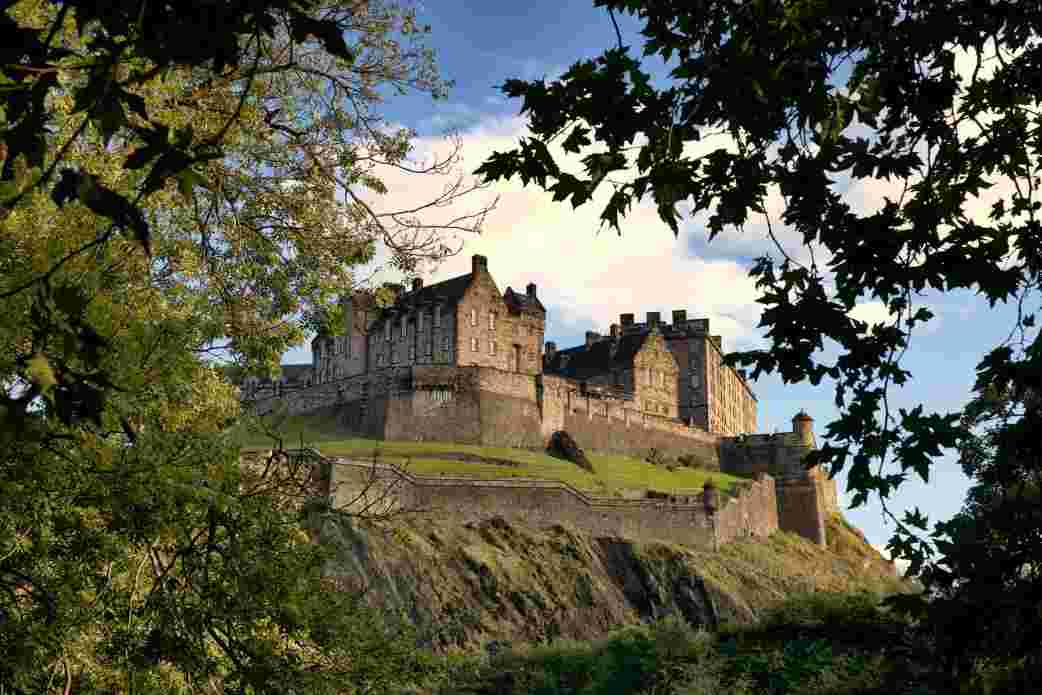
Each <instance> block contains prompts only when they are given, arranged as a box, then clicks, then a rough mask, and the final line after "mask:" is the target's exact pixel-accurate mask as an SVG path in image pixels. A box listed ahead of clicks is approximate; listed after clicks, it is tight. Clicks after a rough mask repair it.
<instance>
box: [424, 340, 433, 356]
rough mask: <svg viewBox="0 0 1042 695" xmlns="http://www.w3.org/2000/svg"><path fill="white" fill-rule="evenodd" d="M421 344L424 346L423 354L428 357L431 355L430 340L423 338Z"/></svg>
mask: <svg viewBox="0 0 1042 695" xmlns="http://www.w3.org/2000/svg"><path fill="white" fill-rule="evenodd" d="M423 346H424V347H423V354H425V355H427V357H430V356H431V341H429V340H424V341H423Z"/></svg>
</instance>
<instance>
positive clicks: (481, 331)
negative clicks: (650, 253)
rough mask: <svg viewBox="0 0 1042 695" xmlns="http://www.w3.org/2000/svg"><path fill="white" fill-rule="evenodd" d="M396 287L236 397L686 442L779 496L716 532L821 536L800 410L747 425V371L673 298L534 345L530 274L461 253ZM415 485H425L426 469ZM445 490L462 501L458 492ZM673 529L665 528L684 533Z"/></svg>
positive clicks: (296, 406)
mask: <svg viewBox="0 0 1042 695" xmlns="http://www.w3.org/2000/svg"><path fill="white" fill-rule="evenodd" d="M393 289H394V291H395V297H394V301H393V303H392V304H391V305H390V306H386V307H382V308H381V307H379V306H377V304H376V302H375V301H373V299H372V298H371V296H369V295H364V294H355V295H354V296H351V297H348V298H345V299H344V301H345V302H347V305H346V306H345V307H344V308H345V309H346V322H345V325H346V327H345V331H344V333H343V334H342V335H336V336H334V335H325V334H323V335H319V336H317V337H316V338H315V339H314V341H313V342H312V351H313V364H312V365H310V366H309V365H303V366H295V365H287V366H286V367H284V368H283V376H282V377H281V378H280V379H279V380H278V381H276V382H274V383H271V382H269V383H260V382H258V381H257V380H255V379H253V380H245V381H244V382H243V383H242V384H241V388H242V395H243V398H244V400H246V401H248V402H249V403H250V406H251V407H252V408H253V409H254V410H255V412H257V413H260V414H264V413H269V412H273V411H285V412H288V413H291V414H304V413H319V412H326V413H331V414H334V415H335V416H336V419H337V421H338V422H339V423H340V425H341V426H342V427H343V428H344V431H345V433H347V432H350V433H356V434H361V435H363V436H366V437H370V438H375V439H391V440H413V441H425V440H430V441H452V442H458V443H462V444H481V445H487V446H505V447H515V448H528V449H542V448H545V447H546V445H547V443H548V441H549V439H550V437H551V436H552V435H553V433H554V432H558V431H561V430H565V431H567V432H569V433H570V434H571V435H572V437H574V439H575V440H576V441H577V442H578V443H579V445H580V446H581V447H583V448H585V449H587V450H590V451H598V452H606V453H619V454H627V455H631V456H640V457H643V456H645V455H647V454H648V452H649V450H650V449H653V448H654V449H658V450H660V451H663V452H667V453H670V454H673V455H679V454H688V455H692V456H694V457H695V458H697V459H698V460H701V461H702V462H703V463H704V464H705V465H708V466H710V467H716V468H719V469H720V470H723V471H725V472H731V473H736V474H740V475H743V476H747V477H754V478H756V479H757V480H760V479H762V478H763V476H767V478H769V479H770V483H769V484H767V483H764V484H765V485H767V487H769V488H770V489H771V490H773V491H774V492H773V499H775V500H776V501H775V502H774V503H772V504H770V505H768V506H769V508H767V507H764V504H763V499H765V498H764V494H766V493H763V494H760V493H757V495H754V496H753V497H749V498H747V499H746V502H743V503H742V504H743V505H745V506H741V505H740V506H739V507H737V508H734V509H733V510H732V512H728V514H731V515H732V516H733V518H732V520H731V521H728V522H727V524H729V525H730V526H729V528H731V529H732V530H731V531H728V532H727V533H726V534H724V535H723V536H719V534H718V535H715V536H714V538H716V539H717V540H720V539H721V538H725V537H727V538H730V537H732V535H729V534H732V533H737V534H740V533H741V532H742V528H744V526H743V524H746V523H747V522H748V523H749V524H753V522H752V521H750V520H752V519H754V518H757V519H760V521H758V522H756V523H755V524H753V525H755V526H756V527H757V528H761V527H762V528H763V529H770V528H781V529H785V530H792V531H794V532H796V533H799V534H801V535H803V536H805V537H807V538H810V539H812V540H814V541H815V542H818V543H824V541H825V535H824V534H825V530H824V529H825V526H824V519H825V517H826V515H827V514H828V513H831V512H833V511H836V509H837V501H836V487H835V481H833V480H828V479H827V477H824V476H823V474H822V473H821V472H820V470H818V469H813V470H806V469H805V468H804V467H803V464H802V460H803V457H804V456H805V455H806V454H807V453H808V452H809V451H811V450H812V449H813V448H814V447H815V442H814V436H813V431H812V425H811V422H810V418H808V417H806V415H804V414H800V415H797V417H796V418H794V420H793V431H792V432H791V433H784V434H772V435H763V434H750V433H751V432H754V431H755V429H756V407H757V406H756V397H755V395H754V394H753V392H752V390H751V389H750V388H749V385H748V383H747V382H746V379H745V375H744V374H743V373H741V372H740V371H737V370H734V369H732V368H731V367H728V366H726V365H724V364H723V362H722V357H723V355H722V351H721V340H720V337H719V336H714V335H711V334H710V331H709V322H708V320H706V319H696V320H688V319H687V318H686V313H685V312H684V311H674V312H673V323H672V324H671V325H664V324H662V323H661V321H660V320H659V315H658V314H657V313H654V312H649V313H648V314H647V319H646V321H645V322H644V323H636V322H635V321H634V320H633V315H632V314H622V315H621V316H620V322H619V324H616V325H613V326H611V329H610V332H609V334H608V335H606V336H601V335H599V334H597V333H594V332H589V333H587V335H586V340H585V342H584V344H582V345H579V346H576V347H573V348H567V349H562V350H558V349H557V348H556V345H555V344H554V343H552V342H550V343H546V344H545V345H546V351H545V354H544V352H543V350H542V347H543V345H544V342H543V338H544V334H545V326H546V308H545V307H544V306H543V305H542V303H541V302H540V301H539V297H538V295H537V291H536V286H535V285H534V284H529V285H528V286H527V287H526V288H525V292H524V293H523V294H522V293H520V292H516V291H514V290H513V289H512V288H510V287H507V288H506V290H505V291H503V292H500V290H499V288H498V286H497V285H496V282H495V280H494V279H493V278H492V276H491V275H490V274H489V270H488V261H487V259H486V258H485V257H484V256H474V257H473V258H472V267H471V272H470V273H468V274H466V275H462V276H459V277H455V278H451V279H449V280H446V281H444V282H439V283H436V284H433V285H429V286H426V287H425V286H424V285H423V283H422V281H420V280H416V281H414V283H413V285H412V287H411V289H410V290H409V291H404V288H402V287H400V286H397V287H393ZM416 484H417V485H418V487H417V488H416V489H417V490H421V489H422V490H427V492H430V491H431V490H433V489H434V488H433V487H431V486H432V485H433V483H431V482H430V481H427V482H422V481H417V483H416ZM533 485H534V483H533ZM425 486H426V487H425ZM435 487H437V486H435ZM450 487H451V486H450ZM492 487H493V488H495V490H494V491H493V492H490V493H489V494H491V495H492V496H493V497H494V498H495V499H499V497H496V496H497V495H501V494H506V493H503V492H502V490H506V489H507V488H506V487H503V486H502V485H500V486H498V487H497V486H492ZM522 487H524V485H522ZM535 487H539V486H538V485H535ZM543 487H545V486H543ZM500 488H502V490H501V489H500ZM439 489H441V487H439ZM490 489H491V488H490ZM525 489H527V488H525ZM533 489H534V488H533ZM541 489H542V488H541ZM757 489H760V488H757ZM764 489H767V488H764ZM446 490H448V489H446ZM446 490H442V492H440V493H438V494H439V495H442V496H443V500H442V501H445V502H446V503H447V504H448V503H449V502H448V501H449V500H450V498H451V499H456V498H455V497H452V496H453V495H456V494H457V493H458V494H459V495H462V496H463V497H466V496H467V495H472V494H476V493H475V490H476V488H475V487H474V484H471V483H467V484H465V485H462V487H461V488H460V490H458V491H457V490H455V488H452V489H451V490H448V491H446ZM761 492H762V491H761ZM424 494H427V493H424ZM510 494H512V495H515V496H514V497H512V498H511V499H512V500H513V501H511V502H510V503H509V505H507V506H510V507H516V508H517V509H527V510H528V512H530V513H533V514H534V513H536V512H537V511H538V510H536V509H535V507H533V506H532V504H533V503H532V500H533V499H536V497H538V495H535V496H532V495H529V496H528V497H525V496H524V495H521V496H520V497H519V496H517V495H518V494H520V493H517V492H516V491H515V492H513V493H510ZM547 494H549V493H547ZM554 494H557V493H554ZM561 494H565V496H566V498H567V495H569V494H571V493H561ZM444 495H448V497H444ZM533 495H534V493H533ZM573 497H574V495H573ZM767 497H772V495H767ZM530 498H531V499H530ZM489 499H492V498H489ZM504 499H505V498H504ZM576 499H578V498H576ZM757 500H759V501H757ZM451 504H452V505H456V506H457V507H459V500H457V501H456V502H452V503H451ZM482 504H485V503H482ZM488 504H489V505H491V506H489V509H492V508H498V507H496V505H497V504H499V503H498V502H496V503H493V502H488ZM576 504H578V505H579V507H577V508H576V509H585V510H586V511H582V512H581V513H580V512H576V513H577V514H578V516H576V519H585V521H583V524H585V525H587V526H589V528H591V529H595V528H601V527H600V526H597V524H596V523H595V521H596V519H601V518H607V517H605V516H604V514H606V513H607V512H605V511H603V510H602V511H596V512H595V511H593V510H594V509H597V510H600V509H601V508H602V507H604V509H608V508H613V509H614V508H615V507H617V506H618V505H617V504H616V503H614V502H612V503H609V502H603V501H602V502H596V504H594V503H593V502H590V501H589V500H586V501H579V502H576ZM591 504H594V506H590V505H591ZM655 504H658V503H655ZM583 505H585V506H583ZM598 505H599V506H598ZM605 505H607V506H605ZM624 506H625V505H624ZM638 506H639V505H638ZM729 508H730V507H729ZM620 509H621V508H620ZM634 510H635V511H633V510H631V511H632V515H630V512H626V513H625V514H622V512H619V514H622V515H621V516H618V515H616V516H617V518H616V517H612V518H616V521H617V523H618V524H619V526H618V528H619V529H621V530H623V531H626V530H627V529H628V530H629V531H632V530H633V529H636V528H638V527H640V528H647V529H655V530H654V531H653V532H654V533H665V532H666V531H664V530H663V528H662V527H661V524H660V523H659V521H657V520H658V519H659V516H658V515H659V514H660V513H661V510H659V508H658V507H657V506H655V505H652V506H651V507H647V508H644V507H643V506H641V507H640V508H639V509H638V508H637V507H634ZM735 510H737V511H735ZM689 512H690V510H688V511H685V512H684V514H688V513H689ZM540 513H542V512H540ZM671 513H672V512H671ZM690 513H692V514H694V513H695V512H690ZM613 514H615V512H613ZM698 514H701V515H703V516H704V510H703V511H702V512H698ZM628 515H629V516H628ZM710 516H712V517H713V519H715V521H713V523H714V524H717V523H723V521H722V519H723V517H718V516H713V515H710ZM692 518H694V517H692ZM699 518H702V517H701V516H700V517H699ZM706 519H709V517H706ZM743 519H744V520H745V521H743ZM765 519H766V521H764V520H765ZM772 519H775V520H776V521H771V520H772ZM703 521H705V519H703ZM761 522H762V523H761ZM597 523H600V522H597ZM613 523H615V522H613ZM678 523H679V522H678ZM692 523H694V522H692ZM698 523H702V522H698ZM706 523H708V521H706ZM634 524H636V525H634ZM714 528H715V527H714ZM719 528H723V527H719ZM685 529H688V526H684V525H681V526H679V527H677V529H676V531H675V532H676V533H677V534H680V535H681V536H682V535H683V534H685V533H688V531H689V530H690V529H688V530H685ZM602 530H603V529H602ZM627 532H628V531H627ZM649 532H651V531H649ZM670 533H673V531H670ZM714 533H716V532H714ZM714 542H715V541H714Z"/></svg>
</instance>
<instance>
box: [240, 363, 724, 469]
mask: <svg viewBox="0 0 1042 695" xmlns="http://www.w3.org/2000/svg"><path fill="white" fill-rule="evenodd" d="M252 403H253V408H254V411H255V412H257V413H258V414H262V415H263V414H267V413H270V412H272V411H273V410H275V409H276V408H279V407H282V406H284V407H285V408H286V411H287V412H288V413H289V414H305V413H315V412H322V411H325V412H330V411H334V412H335V413H336V415H337V418H338V419H339V421H340V422H341V424H342V425H343V426H344V428H345V430H346V431H351V432H357V433H359V434H362V435H365V436H369V437H374V438H377V439H392V440H410V441H427V440H439V441H454V442H458V443H461V444H483V445H488V446H506V447H518V448H542V447H545V446H546V444H547V442H548V441H549V439H550V435H552V434H553V433H554V432H556V431H558V430H562V429H563V430H567V431H568V432H569V433H571V434H572V436H573V437H575V439H576V441H578V442H580V444H581V445H582V446H583V447H584V448H587V449H591V450H597V451H603V452H607V453H616V454H627V455H634V456H644V455H646V454H647V453H648V450H649V449H651V448H656V449H660V450H666V451H671V452H675V453H676V454H682V453H692V454H695V455H696V456H697V457H698V458H699V459H700V460H702V461H703V462H705V463H707V464H708V465H710V466H711V467H717V466H718V465H719V459H718V456H717V451H718V448H719V447H718V442H719V440H720V436H719V435H714V434H710V433H708V432H705V431H703V430H700V429H697V428H692V427H689V426H687V425H685V424H683V423H681V422H678V421H676V420H672V419H670V418H667V417H662V416H658V415H652V414H649V413H645V412H641V411H640V410H639V409H638V408H637V405H636V403H634V401H633V399H632V398H629V397H627V396H626V395H625V394H621V393H617V392H614V393H613V392H610V391H608V390H604V389H594V388H586V387H585V385H583V384H582V383H581V382H578V381H575V380H572V379H568V378H565V377H559V376H551V375H541V374H540V375H529V374H522V373H519V372H509V371H505V370H500V369H496V368H493V367H480V366H468V367H455V366H413V367H400V368H388V369H385V370H381V371H379V372H376V373H373V374H363V375H358V376H353V377H348V378H344V379H339V380H336V381H331V382H327V383H323V384H318V385H314V386H308V387H303V388H296V389H291V388H286V389H285V390H283V391H282V392H280V393H279V394H278V395H277V396H266V397H262V398H258V399H256V400H254V401H253V402H252Z"/></svg>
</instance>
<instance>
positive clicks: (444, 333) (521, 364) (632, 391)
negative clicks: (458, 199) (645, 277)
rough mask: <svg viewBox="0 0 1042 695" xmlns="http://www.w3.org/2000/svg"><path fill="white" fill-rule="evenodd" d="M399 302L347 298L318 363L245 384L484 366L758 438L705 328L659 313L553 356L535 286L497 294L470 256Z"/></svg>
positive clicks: (318, 347) (741, 383)
mask: <svg viewBox="0 0 1042 695" xmlns="http://www.w3.org/2000/svg"><path fill="white" fill-rule="evenodd" d="M393 289H394V290H395V291H396V295H397V296H396V300H395V302H394V304H393V305H391V306H389V307H387V308H384V309H381V308H379V307H377V306H376V304H375V302H374V301H373V299H372V298H371V296H369V295H366V294H362V293H357V294H355V295H354V296H352V297H345V298H344V300H343V302H344V309H345V317H346V319H345V331H344V333H343V334H342V335H338V336H331V335H319V336H317V337H316V338H315V339H314V340H313V341H312V343H311V349H312V355H313V360H314V362H313V365H312V366H311V367H310V369H309V368H308V366H307V365H285V366H284V367H283V378H282V379H281V380H280V381H278V382H275V383H274V384H272V383H265V384H262V383H260V382H258V381H256V380H253V381H252V382H250V383H249V384H248V385H247V386H248V387H249V388H252V389H253V390H254V393H256V394H257V395H260V393H263V391H264V390H266V389H272V390H274V389H284V388H286V387H294V386H296V387H307V386H311V385H318V384H327V383H332V382H335V381H338V380H341V379H346V378H350V377H358V376H361V375H364V374H376V373H380V372H383V371H385V370H387V369H389V368H400V367H407V366H419V365H429V366H434V365H443V366H454V367H469V366H482V367H491V368H494V369H498V370H502V371H506V372H513V373H518V374H526V375H529V376H535V375H538V374H553V375H559V376H562V377H566V378H568V379H569V380H572V381H575V382H578V383H581V384H583V385H584V387H586V388H590V389H598V390H599V391H600V392H602V393H606V394H612V395H615V396H617V397H619V398H625V399H627V400H629V401H631V402H632V404H633V407H634V409H636V410H637V411H639V412H642V413H648V414H652V415H656V416H662V417H666V418H669V419H677V420H678V421H681V422H684V423H686V424H687V425H689V426H691V427H695V428H698V429H700V430H703V431H705V432H711V433H718V434H724V435H735V434H741V433H747V432H755V431H756V396H755V394H753V392H752V389H751V388H750V387H749V384H748V383H747V382H746V378H745V374H744V373H743V372H741V371H738V370H735V369H733V368H731V367H728V366H726V365H724V364H723V352H722V346H721V339H720V336H718V335H710V333H709V320H708V319H694V320H689V319H687V312H686V311H684V310H677V311H674V312H673V323H672V324H671V325H668V324H663V323H662V322H661V321H660V319H659V313H658V312H648V313H647V320H646V321H645V322H644V323H636V322H634V315H633V314H622V315H621V316H620V318H619V324H613V325H612V326H611V329H610V333H609V334H608V335H604V336H602V335H600V334H598V333H595V332H593V331H588V332H587V333H586V342H585V344H583V345H579V346H577V347H573V348H567V349H562V350H558V349H557V346H556V344H555V343H553V342H548V343H546V350H545V353H544V351H543V337H544V335H545V330H546V308H545V307H544V306H543V304H542V303H541V302H540V301H539V297H538V296H537V293H536V286H535V285H534V284H529V285H528V286H527V287H526V288H525V292H524V293H523V294H522V293H520V292H515V291H514V290H513V289H512V288H511V287H507V288H506V290H505V291H503V292H502V293H501V292H500V291H499V288H498V286H497V285H496V282H495V280H494V279H493V277H492V275H491V274H490V273H489V270H488V260H487V259H486V258H485V257H484V256H478V255H475V256H473V257H472V260H471V272H470V273H468V274H466V275H461V276H459V277H455V278H451V279H449V280H445V281H443V282H439V283H436V284H433V285H428V286H426V287H425V286H424V285H423V281H422V280H420V279H416V280H414V281H413V284H412V288H411V290H410V291H408V292H405V291H403V289H402V288H401V287H400V286H396V287H394V288H393Z"/></svg>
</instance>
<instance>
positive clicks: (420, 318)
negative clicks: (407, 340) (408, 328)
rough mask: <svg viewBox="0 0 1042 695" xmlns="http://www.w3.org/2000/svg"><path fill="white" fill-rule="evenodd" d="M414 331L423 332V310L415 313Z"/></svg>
mask: <svg viewBox="0 0 1042 695" xmlns="http://www.w3.org/2000/svg"><path fill="white" fill-rule="evenodd" d="M416 332H417V333H423V312H422V311H420V312H417V314H416Z"/></svg>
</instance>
